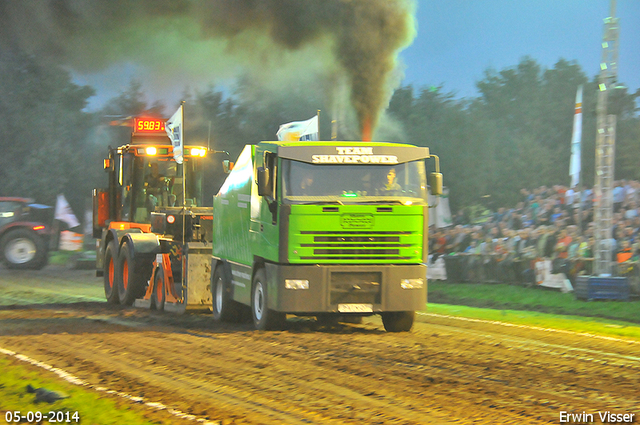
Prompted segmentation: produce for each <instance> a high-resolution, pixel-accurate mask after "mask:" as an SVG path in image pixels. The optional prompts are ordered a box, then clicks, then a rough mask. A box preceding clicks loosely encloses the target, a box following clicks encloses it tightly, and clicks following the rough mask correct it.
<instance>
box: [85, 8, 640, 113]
mask: <svg viewBox="0 0 640 425" xmlns="http://www.w3.org/2000/svg"><path fill="white" fill-rule="evenodd" d="M417 5H418V7H417V14H416V21H417V35H416V37H415V39H414V40H413V43H412V44H411V45H410V46H409V47H407V48H406V49H405V50H403V51H402V52H401V53H400V55H399V56H400V62H401V66H402V68H403V69H404V79H403V80H402V83H401V84H402V85H407V84H412V85H414V86H417V87H422V86H443V90H444V91H445V92H453V93H454V94H455V96H456V97H459V98H460V97H473V96H476V95H477V94H478V92H477V90H476V88H475V83H476V82H477V81H479V80H481V79H482V78H483V75H484V72H485V70H487V69H488V68H493V69H495V70H498V71H499V70H501V69H504V68H507V67H513V66H515V65H517V64H518V62H519V61H520V60H521V59H522V58H523V57H525V56H530V57H531V58H533V59H534V60H535V61H537V62H538V63H539V64H541V65H542V66H543V67H547V68H551V67H553V65H554V64H555V63H556V62H557V61H558V60H559V59H560V58H564V59H567V60H576V61H577V62H578V64H579V65H580V66H581V67H582V69H583V71H584V72H585V73H586V74H587V76H588V77H589V78H592V77H594V76H595V75H596V74H597V73H598V72H599V64H600V60H601V57H602V48H601V41H602V36H603V28H604V27H603V19H604V18H606V17H607V16H609V11H610V0H439V1H435V0H417ZM616 17H618V18H619V25H620V47H619V60H618V62H619V63H618V76H619V78H618V80H619V81H620V82H622V83H623V84H625V85H626V86H627V87H628V88H629V91H630V92H635V91H636V90H638V89H640V0H617V6H616ZM133 77H135V78H137V79H139V80H140V81H142V83H143V87H144V84H145V82H144V76H143V75H141V70H140V69H139V68H137V67H136V66H135V65H132V64H116V65H114V66H112V67H111V68H109V69H107V70H105V71H103V72H101V73H98V74H93V75H75V80H76V82H77V83H79V84H88V85H91V86H93V87H94V88H96V90H97V95H96V96H95V97H94V98H92V99H91V100H90V104H89V108H90V109H96V108H99V107H100V106H101V105H102V104H103V103H104V102H105V101H106V100H107V99H109V98H111V97H114V96H117V95H118V94H119V93H121V92H123V91H125V90H126V89H127V88H128V86H129V81H130V80H131V78H133ZM218 87H219V86H218ZM191 88H195V87H191ZM183 91H184V87H183V86H178V85H176V86H175V87H174V88H173V89H171V90H167V91H165V93H166V97H167V98H165V99H156V98H154V97H153V95H152V96H150V98H149V99H148V100H150V101H154V100H163V101H164V103H165V105H170V104H173V103H177V100H176V99H178V98H179V97H180V96H181V94H182V93H183ZM178 100H179V99H178Z"/></svg>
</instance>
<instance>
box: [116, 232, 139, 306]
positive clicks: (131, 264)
mask: <svg viewBox="0 0 640 425" xmlns="http://www.w3.org/2000/svg"><path fill="white" fill-rule="evenodd" d="M139 261H140V259H137V258H135V256H134V255H133V249H132V247H131V246H130V245H129V243H126V242H125V243H124V244H122V247H121V248H120V254H119V255H118V267H117V270H118V272H119V273H118V274H117V275H116V282H117V283H118V285H117V287H118V298H119V299H120V304H124V305H132V304H133V302H134V301H135V300H136V298H140V297H142V296H143V295H144V289H145V280H144V276H143V274H142V273H141V268H140V265H139V264H136V263H138V262H139Z"/></svg>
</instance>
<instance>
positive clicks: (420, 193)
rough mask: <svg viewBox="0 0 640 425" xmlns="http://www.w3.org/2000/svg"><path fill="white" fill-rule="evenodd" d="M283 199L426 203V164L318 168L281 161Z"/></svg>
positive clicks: (329, 166)
mask: <svg viewBox="0 0 640 425" xmlns="http://www.w3.org/2000/svg"><path fill="white" fill-rule="evenodd" d="M282 181H283V199H284V200H286V201H289V202H293V203H307V202H311V203H312V202H329V201H340V202H342V203H366V202H375V203H379V202H380V203H381V202H398V203H403V204H407V205H409V204H425V203H426V196H427V192H426V187H427V183H426V172H425V167H424V161H412V162H408V163H403V164H396V165H368V164H367V165H360V164H358V165H334V164H330V165H317V164H309V163H305V162H300V161H294V160H283V161H282Z"/></svg>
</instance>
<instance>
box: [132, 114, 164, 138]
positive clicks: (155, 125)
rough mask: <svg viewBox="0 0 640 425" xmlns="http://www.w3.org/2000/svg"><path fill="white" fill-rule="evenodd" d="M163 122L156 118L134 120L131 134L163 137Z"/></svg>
mask: <svg viewBox="0 0 640 425" xmlns="http://www.w3.org/2000/svg"><path fill="white" fill-rule="evenodd" d="M164 122H165V120H162V119H158V118H135V119H134V121H133V132H134V133H135V134H148V135H154V134H156V135H164V136H166V135H167V133H166V132H165V130H164Z"/></svg>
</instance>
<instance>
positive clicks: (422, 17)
mask: <svg viewBox="0 0 640 425" xmlns="http://www.w3.org/2000/svg"><path fill="white" fill-rule="evenodd" d="M609 11H610V0H440V1H433V0H419V1H418V10H417V22H418V35H417V37H416V38H415V40H414V41H413V43H412V44H411V46H409V47H408V48H407V49H405V50H404V51H403V52H401V54H400V57H401V59H402V60H403V62H404V63H405V66H406V68H405V78H404V82H403V83H404V84H413V85H415V86H423V85H428V86H431V85H434V86H439V85H442V86H443V89H444V91H446V92H455V93H456V96H457V97H469V96H476V95H477V94H478V92H477V90H476V87H475V83H476V82H477V81H479V80H482V78H483V75H484V71H485V70H486V69H487V68H494V69H496V70H498V71H499V70H501V69H504V68H507V67H513V66H515V65H517V64H518V62H519V61H520V59H522V58H523V57H525V56H527V55H528V56H531V57H532V58H533V59H534V60H535V61H537V62H538V63H539V64H541V65H542V66H543V67H546V68H551V67H553V65H554V64H555V63H556V62H557V61H558V59H560V58H564V59H567V60H576V61H577V62H578V64H579V65H580V66H581V68H582V70H583V71H584V72H585V73H586V74H587V76H588V77H589V78H592V77H593V76H595V75H596V74H597V73H598V72H599V69H600V68H599V64H600V61H601V58H602V48H601V42H602V36H603V29H604V23H603V19H604V18H606V17H608V16H609ZM615 14H616V17H618V18H619V21H618V23H619V26H620V44H619V52H618V54H619V57H618V80H619V81H620V82H622V83H624V84H625V85H626V86H627V87H628V88H629V90H630V91H631V92H635V91H636V90H638V89H639V88H640V1H639V0H618V1H617V4H616V13H615Z"/></svg>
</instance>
